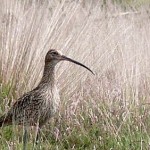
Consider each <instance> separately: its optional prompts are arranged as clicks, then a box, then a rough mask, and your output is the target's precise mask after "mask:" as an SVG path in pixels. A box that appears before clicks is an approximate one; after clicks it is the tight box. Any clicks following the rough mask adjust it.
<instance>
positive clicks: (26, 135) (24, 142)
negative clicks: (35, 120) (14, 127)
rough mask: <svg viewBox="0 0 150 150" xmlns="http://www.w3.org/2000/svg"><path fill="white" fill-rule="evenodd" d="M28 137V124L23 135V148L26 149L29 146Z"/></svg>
mask: <svg viewBox="0 0 150 150" xmlns="http://www.w3.org/2000/svg"><path fill="white" fill-rule="evenodd" d="M27 138H28V133H27V126H26V125H25V126H24V135H23V150H26V148H27Z"/></svg>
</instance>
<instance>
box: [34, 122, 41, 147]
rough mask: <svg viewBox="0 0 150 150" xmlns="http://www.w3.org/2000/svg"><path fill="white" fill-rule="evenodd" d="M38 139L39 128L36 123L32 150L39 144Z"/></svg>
mask: <svg viewBox="0 0 150 150" xmlns="http://www.w3.org/2000/svg"><path fill="white" fill-rule="evenodd" d="M39 137H40V128H39V123H37V125H36V130H35V139H34V143H33V149H34V147H35V145H37V144H38V143H39Z"/></svg>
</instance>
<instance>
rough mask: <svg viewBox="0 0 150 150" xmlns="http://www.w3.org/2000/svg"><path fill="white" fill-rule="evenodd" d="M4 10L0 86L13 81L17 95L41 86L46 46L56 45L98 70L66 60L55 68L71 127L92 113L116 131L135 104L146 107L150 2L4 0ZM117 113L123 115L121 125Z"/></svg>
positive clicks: (149, 73) (0, 14)
mask: <svg viewBox="0 0 150 150" xmlns="http://www.w3.org/2000/svg"><path fill="white" fill-rule="evenodd" d="M0 11H1V12H0V70H1V72H0V79H1V83H2V84H1V85H2V86H1V87H3V86H4V85H7V84H9V85H11V88H12V89H13V90H11V92H13V95H12V96H13V98H17V97H19V96H20V95H21V94H22V93H24V92H25V91H28V90H30V89H32V88H33V87H35V86H36V85H37V83H38V82H39V80H40V78H41V75H42V71H43V65H44V61H43V60H44V56H45V54H46V52H47V51H48V49H50V48H56V49H59V50H61V51H62V52H63V53H64V54H65V55H67V56H69V57H71V58H74V59H76V60H78V61H80V62H82V63H84V64H86V65H87V66H89V67H90V68H91V69H92V70H93V71H94V72H95V73H96V75H95V76H93V75H92V74H90V73H89V72H87V71H86V70H84V69H83V68H81V67H78V66H75V65H73V64H70V63H67V62H63V63H60V64H59V65H58V67H57V79H58V87H59V89H60V94H61V99H62V104H61V107H60V113H59V117H60V116H61V117H62V118H63V119H64V120H61V118H59V117H58V121H59V122H63V121H64V122H65V121H66V123H67V124H68V126H69V125H70V127H68V131H69V130H71V129H70V128H71V125H72V127H73V126H78V125H79V126H80V124H82V123H83V122H84V121H85V120H86V118H84V116H88V117H89V118H90V119H91V122H92V123H96V122H100V120H101V119H102V120H103V121H104V122H105V123H102V124H101V125H102V128H103V129H105V128H107V130H109V131H110V133H112V134H114V135H115V136H118V133H119V131H120V130H121V127H122V125H123V122H124V121H125V120H126V119H127V118H128V117H130V115H131V113H133V112H132V109H133V108H135V109H136V108H139V107H140V106H145V105H148V103H149V99H150V95H149V93H150V69H149V68H150V61H149V58H150V50H149V49H150V42H149V39H150V28H149V26H150V13H149V7H148V6H143V7H140V8H138V9H133V8H132V9H130V8H128V9H126V11H124V9H122V7H121V6H120V5H114V4H113V3H112V2H109V3H107V6H105V7H102V2H101V1H96V0H95V1H80V2H78V1H67V0H66V1H65V0H64V1H48V0H45V1H44V0H43V1H38V0H37V1H36V0H35V1H33V0H23V1H19V0H11V1H9V0H1V1H0ZM6 100H7V99H6ZM3 103H4V104H8V103H7V102H6V101H5V102H3ZM9 105H10V104H8V107H9ZM104 106H105V107H106V108H107V111H106V112H105V111H102V109H101V108H102V107H104ZM6 108H7V107H6ZM104 110H105V109H104ZM135 112H136V111H135ZM137 114H138V113H137ZM113 115H114V116H115V117H119V116H121V117H122V119H123V120H122V122H121V120H120V123H119V126H118V125H117V124H114V123H113V121H112V120H111V119H113ZM141 123H142V121H141ZM56 128H57V131H59V127H56Z"/></svg>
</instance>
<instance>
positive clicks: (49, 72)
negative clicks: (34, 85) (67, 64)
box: [39, 62, 55, 87]
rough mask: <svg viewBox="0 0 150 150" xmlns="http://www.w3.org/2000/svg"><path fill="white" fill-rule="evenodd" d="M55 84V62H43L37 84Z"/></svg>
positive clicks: (43, 85)
mask: <svg viewBox="0 0 150 150" xmlns="http://www.w3.org/2000/svg"><path fill="white" fill-rule="evenodd" d="M54 85H55V64H54V63H53V62H50V63H45V66H44V72H43V76H42V79H41V81H40V83H39V86H42V87H45V86H51V87H53V86H54Z"/></svg>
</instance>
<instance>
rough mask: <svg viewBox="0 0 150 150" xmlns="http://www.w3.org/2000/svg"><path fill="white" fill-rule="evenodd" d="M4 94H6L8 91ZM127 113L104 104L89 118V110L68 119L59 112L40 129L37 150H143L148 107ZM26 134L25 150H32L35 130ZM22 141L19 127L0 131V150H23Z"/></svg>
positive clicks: (146, 140)
mask: <svg viewBox="0 0 150 150" xmlns="http://www.w3.org/2000/svg"><path fill="white" fill-rule="evenodd" d="M3 90H4V91H5V90H6V91H7V88H6V89H3ZM1 96H3V93H2V95H1ZM5 96H6V95H5ZM1 107H2V106H1ZM118 108H119V105H118ZM127 109H128V111H124V112H123V113H120V112H119V113H118V114H117V113H116V114H114V113H111V112H110V108H109V107H108V106H107V105H106V104H105V105H103V104H101V106H99V108H97V110H94V111H93V112H92V114H93V116H92V117H91V116H90V115H89V114H90V111H91V109H89V108H84V109H83V110H82V109H81V108H80V113H78V115H76V116H74V115H72V117H71V116H69V118H67V116H66V115H62V114H64V113H65V112H63V110H62V111H61V112H59V114H57V115H56V116H55V117H54V118H53V119H51V121H50V122H49V124H48V125H46V126H45V127H43V129H42V132H41V140H40V143H39V144H38V146H37V147H36V149H41V150H45V149H49V150H57V149H59V150H65V149H66V150H67V149H68V150H70V149H76V150H83V149H85V150H92V149H101V150H106V149H112V150H141V149H143V150H146V149H148V148H149V140H150V137H149V135H150V128H149V127H150V115H149V113H150V106H149V105H143V106H139V107H130V108H127ZM87 111H89V112H87ZM94 118H95V120H94ZM29 131H30V132H29V137H28V138H29V141H28V149H32V146H33V140H34V131H35V129H32V130H31V129H30V128H29ZM22 138H23V128H22V127H21V126H9V127H3V128H2V129H0V139H1V140H0V148H1V149H4V150H5V149H8V148H9V147H13V148H14V149H17V150H19V149H22ZM8 145H9V146H8Z"/></svg>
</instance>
